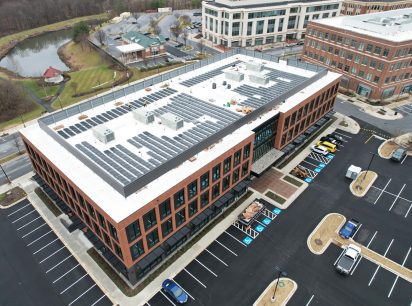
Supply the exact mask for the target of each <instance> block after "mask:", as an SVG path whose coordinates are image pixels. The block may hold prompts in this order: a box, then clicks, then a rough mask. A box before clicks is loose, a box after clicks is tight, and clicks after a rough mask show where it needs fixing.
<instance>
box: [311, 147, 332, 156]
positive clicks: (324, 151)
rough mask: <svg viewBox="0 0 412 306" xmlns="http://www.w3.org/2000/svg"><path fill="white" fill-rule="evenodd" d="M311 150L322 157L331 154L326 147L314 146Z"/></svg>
mask: <svg viewBox="0 0 412 306" xmlns="http://www.w3.org/2000/svg"><path fill="white" fill-rule="evenodd" d="M311 149H312V151H313V152H315V153H318V154H320V155H324V156H326V155H328V154H329V151H328V149H326V148H325V147H324V146H312V147H311Z"/></svg>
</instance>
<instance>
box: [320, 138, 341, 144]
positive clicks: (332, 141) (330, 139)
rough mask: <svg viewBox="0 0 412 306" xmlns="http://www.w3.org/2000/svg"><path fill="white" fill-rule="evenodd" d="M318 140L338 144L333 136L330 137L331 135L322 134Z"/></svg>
mask: <svg viewBox="0 0 412 306" xmlns="http://www.w3.org/2000/svg"><path fill="white" fill-rule="evenodd" d="M320 141H329V142H330V143H333V144H338V141H337V140H336V139H335V138H332V137H329V136H322V137H321V138H320Z"/></svg>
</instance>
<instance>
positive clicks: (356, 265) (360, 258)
mask: <svg viewBox="0 0 412 306" xmlns="http://www.w3.org/2000/svg"><path fill="white" fill-rule="evenodd" d="M362 258H363V257H362V255H361V256H360V257H359V260H358V262H357V263H356V264H355V267H353V270H352V272H351V273H350V275H353V273H355V270H356V268H357V267H358V266H359V263H360V262H361V260H362Z"/></svg>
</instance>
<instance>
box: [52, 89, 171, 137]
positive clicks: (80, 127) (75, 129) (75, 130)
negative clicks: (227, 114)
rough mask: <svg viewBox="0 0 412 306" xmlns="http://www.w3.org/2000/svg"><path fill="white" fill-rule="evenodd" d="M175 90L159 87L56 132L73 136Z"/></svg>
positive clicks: (65, 135) (64, 135)
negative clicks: (143, 95)
mask: <svg viewBox="0 0 412 306" xmlns="http://www.w3.org/2000/svg"><path fill="white" fill-rule="evenodd" d="M176 92H177V91H176V90H175V89H172V88H166V89H161V90H159V91H157V92H154V93H151V94H149V95H147V96H145V97H143V98H140V99H138V100H136V101H133V102H131V103H127V104H125V105H121V106H119V107H115V108H112V109H111V110H108V111H106V112H104V113H101V114H100V115H96V116H93V117H91V118H88V119H86V120H82V121H80V122H79V123H76V124H73V125H71V126H69V127H66V128H64V129H62V130H59V131H57V133H58V134H59V135H60V136H62V137H63V138H64V139H68V138H70V137H73V136H75V135H77V134H80V133H82V132H85V131H87V130H89V129H91V128H92V127H94V126H96V125H99V124H103V123H105V122H108V121H110V120H112V119H115V118H117V117H120V116H122V115H124V114H127V113H128V112H130V111H131V110H132V109H133V108H139V107H142V106H144V105H149V104H151V103H153V102H156V101H158V100H160V99H163V98H165V97H167V96H170V95H172V94H174V93H176Z"/></svg>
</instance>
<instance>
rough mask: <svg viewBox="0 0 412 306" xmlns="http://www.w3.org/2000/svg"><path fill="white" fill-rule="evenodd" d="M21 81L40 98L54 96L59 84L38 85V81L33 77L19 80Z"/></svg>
mask: <svg viewBox="0 0 412 306" xmlns="http://www.w3.org/2000/svg"><path fill="white" fill-rule="evenodd" d="M21 83H23V86H25V87H27V88H28V89H30V90H31V91H32V92H34V94H35V95H36V96H37V97H38V98H40V99H43V98H45V97H47V96H54V95H55V94H56V92H57V90H58V89H59V85H51V86H44V87H42V86H39V84H38V81H37V80H33V79H27V80H23V81H21Z"/></svg>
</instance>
